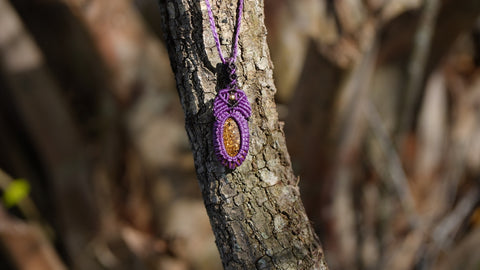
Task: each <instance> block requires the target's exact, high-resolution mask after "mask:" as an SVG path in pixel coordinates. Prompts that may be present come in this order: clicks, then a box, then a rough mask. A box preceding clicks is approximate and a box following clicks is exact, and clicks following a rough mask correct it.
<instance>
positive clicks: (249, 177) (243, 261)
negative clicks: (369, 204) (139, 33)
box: [160, 0, 327, 269]
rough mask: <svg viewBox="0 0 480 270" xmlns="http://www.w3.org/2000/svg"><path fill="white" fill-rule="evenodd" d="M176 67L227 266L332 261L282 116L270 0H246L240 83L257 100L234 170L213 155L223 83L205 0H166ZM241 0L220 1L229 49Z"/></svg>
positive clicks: (312, 265)
mask: <svg viewBox="0 0 480 270" xmlns="http://www.w3.org/2000/svg"><path fill="white" fill-rule="evenodd" d="M160 8H161V13H162V17H163V28H164V33H165V37H166V43H167V48H168V51H169V56H170V61H171V65H172V69H173V71H174V74H175V79H176V83H177V89H178V93H179V96H180V101H181V103H182V106H183V109H184V112H185V116H186V130H187V134H188V136H189V139H190V143H191V148H192V150H193V154H194V160H195V167H196V171H197V177H198V180H199V183H200V187H201V190H202V194H203V198H204V202H205V205H206V208H207V212H208V215H209V217H210V222H211V225H212V227H213V231H214V234H215V237H216V242H217V246H218V249H219V251H220V256H221V258H222V261H223V265H224V267H225V269H327V266H326V263H325V260H324V256H323V251H322V249H321V246H320V243H319V241H318V239H317V237H316V235H315V234H314V232H313V229H312V227H311V225H310V223H309V221H308V218H307V216H306V214H305V210H304V207H303V205H302V202H301V200H300V194H299V190H298V186H297V182H298V179H297V178H296V177H295V176H294V174H293V171H292V168H291V163H290V157H289V155H288V152H287V149H286V145H285V137H284V133H283V128H282V124H281V123H280V122H279V121H278V115H277V112H276V106H275V102H274V94H275V92H276V89H275V86H274V83H273V77H272V63H271V60H270V55H269V51H268V47H267V43H266V28H265V25H264V14H263V1H262V0H254V1H246V3H245V7H244V16H243V21H242V29H241V32H240V40H239V55H238V58H237V62H238V63H237V75H238V78H239V85H240V87H241V88H242V89H243V90H244V91H245V93H246V94H247V96H248V98H249V101H250V103H251V105H252V116H251V117H250V119H249V126H250V134H251V141H250V149H249V154H248V156H247V158H246V160H245V162H244V163H243V164H242V165H241V166H240V167H238V168H237V169H235V170H233V171H232V170H228V169H226V168H224V167H223V166H222V165H221V164H220V163H219V162H218V161H217V158H216V157H215V155H214V148H213V143H212V128H213V121H214V117H213V113H212V103H213V99H214V98H215V95H216V90H218V89H220V87H222V86H223V85H221V84H220V83H219V81H220V82H221V80H220V79H219V78H220V77H221V72H220V70H221V68H222V67H221V65H220V59H219V57H218V54H217V51H216V48H215V43H214V40H213V37H212V33H211V31H210V28H209V24H208V18H207V12H206V6H205V4H204V2H203V1H189V0H172V1H165V0H161V1H160ZM236 9H237V1H234V0H230V1H216V2H215V3H213V13H214V17H215V20H216V22H217V29H218V30H219V35H220V39H221V45H222V50H223V51H224V52H225V54H227V55H228V54H229V53H230V49H231V46H232V40H233V38H232V36H233V32H234V31H233V29H234V24H235V20H236V14H237V12H236Z"/></svg>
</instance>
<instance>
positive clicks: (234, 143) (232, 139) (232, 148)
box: [223, 117, 240, 157]
mask: <svg viewBox="0 0 480 270" xmlns="http://www.w3.org/2000/svg"><path fill="white" fill-rule="evenodd" d="M223 145H224V146H225V150H226V151H227V154H228V155H229V156H231V157H234V156H236V155H237V154H238V151H240V129H239V128H238V124H237V122H235V120H233V118H231V117H229V118H227V120H225V123H224V124H223Z"/></svg>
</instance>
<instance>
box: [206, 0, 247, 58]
mask: <svg viewBox="0 0 480 270" xmlns="http://www.w3.org/2000/svg"><path fill="white" fill-rule="evenodd" d="M243 1H244V0H239V1H238V2H239V4H238V11H237V13H238V17H237V26H236V28H235V33H234V34H235V35H234V39H233V49H232V56H231V57H230V58H231V59H232V62H234V63H235V61H236V60H237V51H238V37H239V35H240V26H241V24H242V13H243ZM205 4H206V5H207V11H208V19H209V20H210V29H211V30H212V35H213V39H215V45H216V46H217V51H218V55H219V56H220V60H222V63H223V64H226V63H227V62H226V61H225V57H223V53H222V48H221V47H220V39H219V38H218V33H217V28H216V27H215V19H214V18H213V12H212V6H211V5H210V1H209V0H205Z"/></svg>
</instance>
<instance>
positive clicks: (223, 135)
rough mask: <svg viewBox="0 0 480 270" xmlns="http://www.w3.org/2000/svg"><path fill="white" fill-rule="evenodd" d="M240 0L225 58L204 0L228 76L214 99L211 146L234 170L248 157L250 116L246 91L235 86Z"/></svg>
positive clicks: (241, 7)
mask: <svg viewBox="0 0 480 270" xmlns="http://www.w3.org/2000/svg"><path fill="white" fill-rule="evenodd" d="M243 1H244V0H239V4H238V18H237V25H236V27H235V32H234V39H233V46H232V47H233V48H232V55H231V57H229V58H227V59H225V57H224V56H223V53H222V48H221V47H220V41H219V38H218V33H217V30H216V27H215V20H214V18H213V13H212V7H211V6H210V2H209V0H205V3H206V5H207V10H208V17H209V19H210V28H211V30H212V35H213V38H214V39H215V45H216V46H217V50H218V54H219V56H220V60H221V61H222V63H223V65H224V66H225V70H226V72H227V75H228V84H227V87H226V88H224V89H221V90H219V91H218V94H217V96H216V97H215V100H214V101H213V115H214V116H215V122H214V124H213V145H214V148H215V154H216V156H217V158H218V160H219V161H220V162H221V163H222V164H223V165H224V166H226V167H228V168H230V169H235V168H236V167H238V166H240V165H241V164H242V163H243V161H244V160H245V158H246V157H247V153H248V148H249V140H250V138H249V136H250V134H249V130H248V118H249V117H250V115H251V111H252V110H251V108H250V103H249V102H248V99H247V96H246V95H245V93H244V92H243V91H242V90H241V89H240V88H238V83H237V74H236V70H237V68H236V65H235V61H236V60H237V50H238V36H239V34H240V25H241V22H242V12H243Z"/></svg>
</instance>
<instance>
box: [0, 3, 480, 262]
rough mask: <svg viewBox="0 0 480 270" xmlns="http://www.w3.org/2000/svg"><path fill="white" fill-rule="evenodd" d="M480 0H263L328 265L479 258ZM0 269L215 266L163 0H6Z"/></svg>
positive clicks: (296, 157) (296, 153)
mask: <svg viewBox="0 0 480 270" xmlns="http://www.w3.org/2000/svg"><path fill="white" fill-rule="evenodd" d="M479 14H480V2H479V1H478V0H458V1H454V0H424V1H422V0H395V1H389V0H362V1H360V0H337V1H327V0H265V22H266V24H267V29H268V42H269V46H270V50H271V57H272V61H273V63H274V66H275V69H274V75H275V83H276V86H277V94H276V100H277V105H278V107H277V109H278V112H279V116H280V120H281V121H283V122H284V127H285V133H286V138H287V143H288V150H289V152H290V155H291V159H292V163H293V165H294V169H295V173H296V174H297V175H299V179H300V181H299V185H300V188H301V193H302V197H303V202H304V204H305V207H306V210H307V212H308V215H309V217H310V219H311V222H312V224H313V226H314V228H315V230H316V232H317V234H318V235H319V237H320V240H321V242H322V244H323V247H324V251H325V253H326V257H327V262H328V263H329V266H330V269H332V270H336V269H398V270H400V269H422V270H423V269H425V270H426V269H467V270H468V269H472V270H473V269H476V270H478V269H480V268H479V267H480V258H479V257H478V252H479V249H480V204H479V202H480V17H479ZM0 195H1V196H0V198H1V204H0V269H28V270H30V269H33V270H37V269H38V270H41V269H53V270H57V269H72V268H74V269H89V270H95V269H167V270H170V269H173V270H176V269H178V270H183V269H198V270H204V269H205V270H207V269H208V270H214V269H221V263H220V259H219V255H218V251H217V249H216V246H215V243H214V237H213V234H212V232H211V228H210V224H209V221H208V217H207V215H206V212H205V210H204V206H203V201H202V198H201V194H200V190H199V187H198V184H197V181H196V177H195V168H194V164H193V158H192V154H191V151H190V147H189V142H188V139H187V136H186V133H185V131H184V117H183V112H182V109H181V106H180V103H179V99H178V97H177V93H176V89H175V82H174V77H173V74H172V71H171V69H170V64H169V59H168V55H167V53H166V49H165V45H164V43H163V41H162V31H161V18H160V17H159V10H158V6H157V3H156V1H155V0H115V1H102V0H0Z"/></svg>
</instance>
